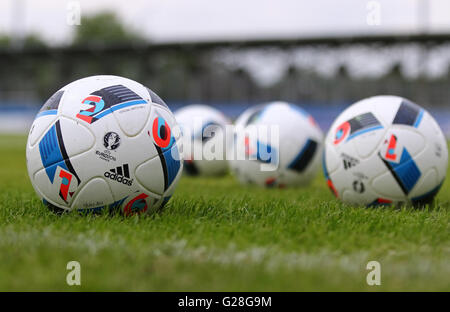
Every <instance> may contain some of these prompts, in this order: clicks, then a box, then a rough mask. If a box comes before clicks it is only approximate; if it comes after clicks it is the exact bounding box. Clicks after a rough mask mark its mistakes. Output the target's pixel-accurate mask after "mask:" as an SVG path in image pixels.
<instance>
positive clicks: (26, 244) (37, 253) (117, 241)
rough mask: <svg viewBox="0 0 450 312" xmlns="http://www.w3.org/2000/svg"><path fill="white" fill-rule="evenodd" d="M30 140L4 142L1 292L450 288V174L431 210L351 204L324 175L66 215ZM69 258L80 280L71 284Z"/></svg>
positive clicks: (206, 187) (196, 186)
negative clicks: (42, 175) (37, 172)
mask: <svg viewBox="0 0 450 312" xmlns="http://www.w3.org/2000/svg"><path fill="white" fill-rule="evenodd" d="M25 140H26V138H25V137H21V136H1V137H0V175H1V179H0V190H1V195H0V196H1V199H0V290H1V291H12V290H14V291H22V290H43V291H47V290H63V291H69V290H71V291H76V290H83V291H90V290H105V291H319V290H320V291H347V290H357V291H366V290H367V291H378V290H385V291H400V290H405V291H428V290H437V291H450V228H449V221H450V192H449V190H450V185H449V179H447V181H446V183H445V184H444V186H443V189H442V190H441V192H440V193H439V195H438V198H437V204H436V206H435V207H430V208H427V209H421V210H418V209H410V208H403V209H394V208H371V209H363V208H357V207H348V206H345V205H343V204H341V203H339V202H338V201H336V200H335V199H334V198H333V197H332V195H331V193H330V192H329V190H328V189H327V188H326V185H325V182H324V179H323V177H322V175H318V177H317V178H316V180H315V181H314V183H313V185H311V186H310V187H308V188H306V189H296V190H294V189H287V190H263V189H258V188H256V187H242V186H240V185H239V184H238V183H237V182H236V181H235V180H234V179H233V178H232V177H225V178H221V179H205V178H185V177H184V178H183V179H182V181H181V182H180V184H179V187H178V189H177V191H176V193H175V195H174V197H173V199H172V200H171V201H170V203H169V204H168V206H167V207H166V209H165V210H164V212H163V213H161V214H160V215H156V216H147V217H131V218H123V217H120V216H113V217H108V216H80V215H78V214H68V215H63V216H57V215H54V214H53V213H51V212H50V211H48V210H47V208H45V207H44V206H43V205H42V204H41V203H40V201H39V200H38V198H37V197H36V195H35V194H34V191H33V189H32V187H31V184H30V182H29V180H28V176H27V172H26V167H25V151H24V146H25ZM70 260H77V261H79V262H80V264H81V283H82V285H81V286H72V287H70V286H68V285H67V284H66V274H67V273H68V271H67V270H66V264H67V262H68V261H70ZM370 260H377V261H379V262H380V264H381V282H382V285H381V286H368V285H367V283H366V275H367V273H368V271H367V270H366V264H367V262H368V261H370Z"/></svg>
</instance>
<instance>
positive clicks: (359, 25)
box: [0, 0, 450, 44]
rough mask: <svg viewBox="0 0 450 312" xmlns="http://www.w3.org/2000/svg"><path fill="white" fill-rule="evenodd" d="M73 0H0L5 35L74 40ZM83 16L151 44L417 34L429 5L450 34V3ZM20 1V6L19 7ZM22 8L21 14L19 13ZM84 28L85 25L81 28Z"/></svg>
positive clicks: (158, 7) (192, 7)
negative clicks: (117, 22)
mask: <svg viewBox="0 0 450 312" xmlns="http://www.w3.org/2000/svg"><path fill="white" fill-rule="evenodd" d="M69 2H74V1H71V0H1V1H0V33H7V34H14V33H17V32H21V31H24V32H36V33H39V34H41V35H42V36H43V37H44V38H46V39H47V40H49V41H50V42H51V43H53V44H58V43H64V42H68V41H69V40H70V38H71V34H72V32H73V28H74V27H80V26H69V25H67V22H66V19H67V13H68V10H67V5H68V3H69ZM76 2H79V3H80V6H81V14H91V13H94V12H98V11H102V10H106V9H109V10H113V11H115V12H116V13H117V14H118V15H119V16H120V18H121V19H122V20H123V21H124V22H125V23H126V24H127V25H129V26H130V27H132V28H134V29H135V30H137V31H139V32H141V33H142V34H144V35H145V36H146V37H148V38H149V39H151V40H153V41H191V40H220V39H245V38H247V39H248V38H265V37H300V36H332V35H342V34H345V35H350V34H356V33H358V34H366V33H367V34H371V33H379V32H388V33H392V32H395V33H399V32H417V31H419V30H420V29H421V28H420V27H421V24H422V25H423V24H424V22H423V18H422V19H421V17H420V12H424V11H426V10H424V9H423V7H421V3H422V4H424V3H428V4H429V14H428V21H429V23H428V29H429V31H446V32H450V1H447V0H378V1H370V0H368V1H366V0H309V1H303V0H220V1H219V0H216V1H214V0H149V1H144V0H126V1H125V0H95V1H94V0H80V1H76ZM369 2H377V3H379V4H380V7H381V11H380V18H381V24H380V25H379V26H369V25H368V24H367V22H366V20H367V15H368V13H369V10H368V8H367V4H368V3H369ZM15 3H16V4H15ZM17 3H19V4H20V3H23V8H24V10H23V14H18V13H15V12H17V10H14V8H16V9H17V8H19V7H20V6H17ZM81 27H82V26H81Z"/></svg>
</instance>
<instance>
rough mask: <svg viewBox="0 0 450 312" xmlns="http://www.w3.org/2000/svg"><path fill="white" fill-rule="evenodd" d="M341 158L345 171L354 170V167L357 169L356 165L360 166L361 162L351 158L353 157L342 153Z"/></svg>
mask: <svg viewBox="0 0 450 312" xmlns="http://www.w3.org/2000/svg"><path fill="white" fill-rule="evenodd" d="M341 157H342V162H343V163H344V169H345V170H347V169H350V168H353V167H355V166H356V165H358V164H359V160H358V159H356V158H353V157H351V156H349V155H347V154H344V153H342V154H341Z"/></svg>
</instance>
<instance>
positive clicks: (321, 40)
mask: <svg viewBox="0 0 450 312" xmlns="http://www.w3.org/2000/svg"><path fill="white" fill-rule="evenodd" d="M448 42H450V33H433V34H429V33H427V34H425V33H424V34H411V35H406V34H398V35H356V36H339V37H338V36H330V37H302V38H282V39H280V38H272V39H263V40H258V39H254V40H236V41H232V40H224V41H198V42H169V43H151V42H150V43H143V44H139V43H133V44H119V45H117V44H116V45H104V44H91V45H85V44H83V45H82V46H81V45H80V46H60V47H30V48H26V49H18V48H13V47H8V48H4V49H0V56H8V55H11V54H13V55H14V54H22V55H30V56H39V55H48V54H53V53H56V54H69V55H77V54H92V53H94V54H102V53H104V52H108V53H112V54H114V53H117V54H122V53H131V54H133V53H136V52H139V53H146V52H147V53H152V52H157V51H163V50H183V51H185V52H189V51H201V50H211V49H216V48H264V47H278V48H286V49H288V48H295V47H301V46H311V45H325V46H342V45H356V44H381V45H394V44H410V43H417V44H423V45H440V44H444V43H448Z"/></svg>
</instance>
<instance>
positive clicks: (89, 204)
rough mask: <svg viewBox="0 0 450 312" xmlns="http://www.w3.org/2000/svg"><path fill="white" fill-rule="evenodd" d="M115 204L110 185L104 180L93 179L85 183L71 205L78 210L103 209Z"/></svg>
mask: <svg viewBox="0 0 450 312" xmlns="http://www.w3.org/2000/svg"><path fill="white" fill-rule="evenodd" d="M113 202H114V198H113V196H112V193H111V190H110V188H109V186H108V183H107V182H106V181H105V180H104V179H103V178H99V177H97V178H93V179H91V180H89V181H88V182H87V183H85V184H84V185H83V186H82V187H81V189H79V191H78V193H77V194H76V195H75V199H74V201H73V203H72V205H71V207H72V208H76V209H103V207H105V206H108V205H110V204H112V203H113Z"/></svg>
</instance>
